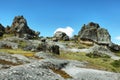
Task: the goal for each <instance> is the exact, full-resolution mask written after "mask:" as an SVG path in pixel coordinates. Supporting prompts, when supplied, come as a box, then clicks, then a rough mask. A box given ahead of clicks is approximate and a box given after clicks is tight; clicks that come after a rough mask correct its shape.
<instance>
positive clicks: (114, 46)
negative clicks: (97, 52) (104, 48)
mask: <svg viewBox="0 0 120 80" xmlns="http://www.w3.org/2000/svg"><path fill="white" fill-rule="evenodd" d="M109 48H110V50H112V51H120V46H119V45H117V44H114V43H111V44H110V45H109Z"/></svg>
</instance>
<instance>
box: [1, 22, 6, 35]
mask: <svg viewBox="0 0 120 80" xmlns="http://www.w3.org/2000/svg"><path fill="white" fill-rule="evenodd" d="M4 33H5V27H4V26H3V25H2V24H0V37H2V36H3V34H4Z"/></svg>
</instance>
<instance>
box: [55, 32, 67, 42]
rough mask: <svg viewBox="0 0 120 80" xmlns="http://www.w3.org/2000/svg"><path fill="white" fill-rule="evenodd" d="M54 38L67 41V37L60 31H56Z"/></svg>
mask: <svg viewBox="0 0 120 80" xmlns="http://www.w3.org/2000/svg"><path fill="white" fill-rule="evenodd" d="M54 38H56V39H58V40H64V41H69V36H68V35H67V34H66V33H64V32H62V31H57V32H56V33H55V35H54Z"/></svg>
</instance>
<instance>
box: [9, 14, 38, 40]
mask: <svg viewBox="0 0 120 80" xmlns="http://www.w3.org/2000/svg"><path fill="white" fill-rule="evenodd" d="M10 33H14V34H15V36H18V37H21V38H26V39H31V38H34V37H38V36H39V34H40V33H39V32H35V31H33V30H32V29H30V28H29V26H28V25H27V21H26V19H25V18H24V17H23V16H16V17H15V18H14V20H13V23H12V25H11V28H10Z"/></svg>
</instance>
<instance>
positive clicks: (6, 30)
mask: <svg viewBox="0 0 120 80" xmlns="http://www.w3.org/2000/svg"><path fill="white" fill-rule="evenodd" d="M9 32H10V26H8V25H7V27H6V28H5V33H6V34H9Z"/></svg>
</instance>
